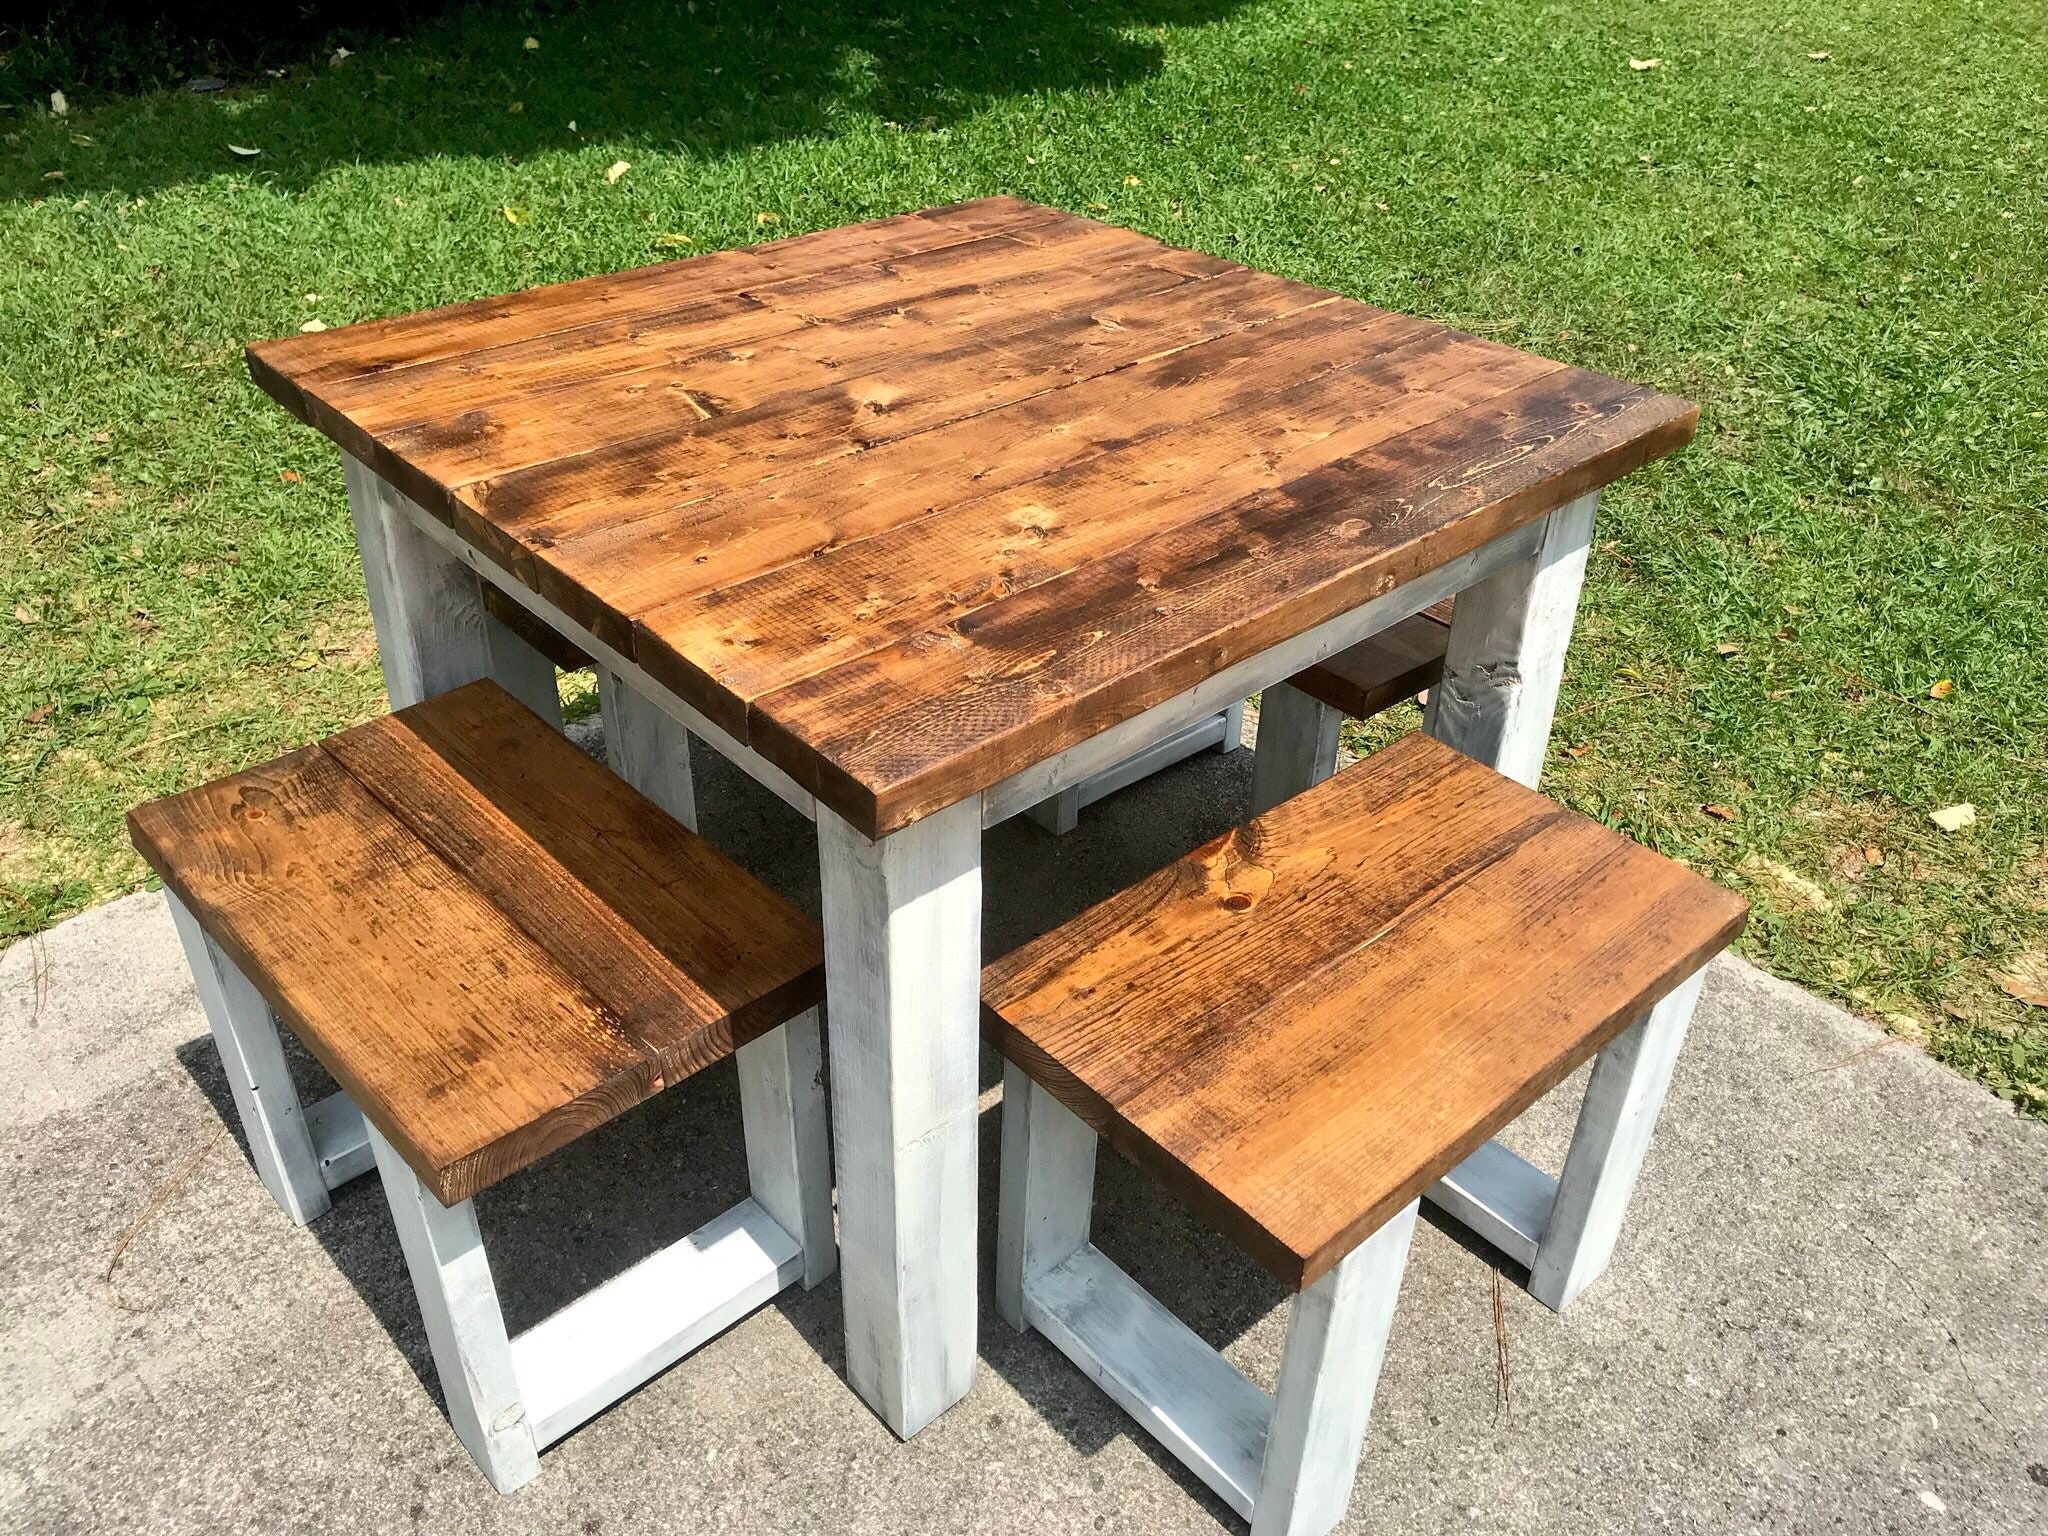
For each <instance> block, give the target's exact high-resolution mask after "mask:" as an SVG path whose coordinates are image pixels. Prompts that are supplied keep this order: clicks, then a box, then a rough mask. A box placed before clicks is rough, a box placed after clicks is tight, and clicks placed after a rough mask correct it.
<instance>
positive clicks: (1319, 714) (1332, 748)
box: [1252, 683, 1344, 816]
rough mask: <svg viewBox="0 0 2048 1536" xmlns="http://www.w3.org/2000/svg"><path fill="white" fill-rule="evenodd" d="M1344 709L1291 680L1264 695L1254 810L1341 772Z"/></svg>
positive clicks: (1256, 754) (1257, 811)
mask: <svg viewBox="0 0 2048 1536" xmlns="http://www.w3.org/2000/svg"><path fill="white" fill-rule="evenodd" d="M1343 724H1344V715H1343V712H1342V711H1341V710H1335V709H1332V708H1330V706H1329V705H1327V704H1324V703H1322V702H1321V701H1320V700H1317V699H1313V698H1310V697H1309V696H1308V695H1307V694H1305V693H1303V692H1302V691H1301V690H1300V689H1299V688H1295V687H1292V686H1290V685H1289V684H1287V683H1274V684H1272V685H1270V686H1269V687H1268V688H1267V689H1266V690H1265V691H1264V692H1263V693H1261V694H1260V695H1259V736H1258V741H1257V743H1256V744H1255V746H1254V748H1253V757H1252V814H1253V815H1254V816H1263V815H1265V813H1266V812H1268V811H1270V810H1271V809H1273V807H1274V806H1276V805H1278V804H1280V802H1281V801H1283V800H1292V799H1293V798H1294V797H1295V796H1296V795H1298V794H1300V793H1301V792H1302V791H1304V790H1307V789H1313V788H1314V787H1315V786H1316V785H1318V784H1320V783H1322V782H1323V780H1325V779H1327V778H1328V777H1329V776H1330V775H1331V774H1333V773H1335V772H1336V771H1337V736H1338V732H1339V731H1340V730H1341V729H1342V727H1343Z"/></svg>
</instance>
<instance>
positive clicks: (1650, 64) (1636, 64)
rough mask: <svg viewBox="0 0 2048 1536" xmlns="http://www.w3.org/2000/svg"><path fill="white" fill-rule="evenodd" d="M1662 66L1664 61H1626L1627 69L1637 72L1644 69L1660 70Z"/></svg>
mask: <svg viewBox="0 0 2048 1536" xmlns="http://www.w3.org/2000/svg"><path fill="white" fill-rule="evenodd" d="M1663 65H1664V61H1663V60H1662V59H1630V60H1629V61H1628V67H1629V68H1630V69H1633V70H1637V71H1641V70H1645V69H1661V68H1662V67H1663Z"/></svg>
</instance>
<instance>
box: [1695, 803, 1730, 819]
mask: <svg viewBox="0 0 2048 1536" xmlns="http://www.w3.org/2000/svg"><path fill="white" fill-rule="evenodd" d="M1700 809H1701V810H1702V811H1704V812H1706V813H1707V815H1709V816H1711V817H1713V818H1714V820H1716V821H1733V820H1734V819H1735V807H1734V806H1732V805H1703V806H1701V807H1700Z"/></svg>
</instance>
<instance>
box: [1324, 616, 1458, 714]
mask: <svg viewBox="0 0 2048 1536" xmlns="http://www.w3.org/2000/svg"><path fill="white" fill-rule="evenodd" d="M1455 601H1456V599H1455V598H1448V597H1447V598H1445V599H1444V600H1443V601H1442V602H1440V603H1433V604H1431V605H1430V606H1429V607H1427V608H1425V609H1423V610H1422V612H1420V613H1418V614H1415V615H1413V616H1411V617H1409V618H1405V619H1403V620H1402V621H1401V622H1400V623H1398V624H1394V625H1391V626H1389V627H1388V628H1386V629H1383V630H1381V631H1380V632H1379V633H1378V634H1376V635H1374V636H1373V637H1372V638H1371V639H1370V640H1361V641H1360V642H1359V643H1358V644H1356V645H1354V646H1352V647H1351V648H1350V649H1349V650H1343V651H1339V652H1338V653H1337V654H1336V655H1334V656H1331V657H1329V658H1327V659H1325V660H1323V661H1319V662H1317V663H1316V664H1315V665H1314V666H1312V667H1308V668H1305V669H1304V670H1302V671H1300V672H1297V673H1295V674H1294V676H1292V677H1290V678H1289V679H1288V680H1287V686H1288V687H1290V688H1296V689H1299V690H1300V691H1301V692H1303V693H1305V694H1307V695H1308V696H1309V697H1310V698H1312V699H1314V700H1315V701H1316V702H1317V703H1319V704H1323V705H1326V706H1328V707H1329V708H1331V709H1334V710H1336V711H1337V713H1338V714H1340V715H1344V716H1347V717H1349V718H1350V719H1353V720H1370V719H1371V718H1372V717H1373V716H1374V715H1377V714H1380V713H1382V712H1383V711H1385V710H1389V709H1392V708H1393V707H1394V706H1395V705H1396V704H1405V703H1407V702H1408V700H1410V699H1412V698H1414V697H1415V696H1416V695H1417V694H1419V693H1421V692H1423V691H1424V690H1426V689H1429V688H1434V687H1435V686H1436V681H1437V679H1438V678H1440V677H1442V676H1443V673H1444V652H1445V651H1446V650H1447V649H1449V647H1450V643H1451V605H1452V604H1453V603H1454V602H1455Z"/></svg>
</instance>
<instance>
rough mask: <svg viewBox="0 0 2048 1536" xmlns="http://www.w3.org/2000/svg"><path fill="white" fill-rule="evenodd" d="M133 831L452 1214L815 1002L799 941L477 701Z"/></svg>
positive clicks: (168, 805) (622, 791) (490, 701)
mask: <svg viewBox="0 0 2048 1536" xmlns="http://www.w3.org/2000/svg"><path fill="white" fill-rule="evenodd" d="M129 824H130V830H131V832H132V834H133V837H134V841H135V846H136V847H137V848H138V849H139V850H140V851H141V853H142V855H143V857H144V858H146V859H147V860H148V861H149V863H150V864H151V865H152V866H153V867H154V868H155V869H156V871H157V873H158V874H159V875H161V876H162V877H163V881H164V884H165V885H166V886H167V887H168V888H169V889H170V890H171V891H172V892H173V893H174V894H175V895H176V896H177V897H178V898H179V900H180V901H182V902H183V903H184V905H185V906H186V907H187V908H188V909H189V910H190V912H191V914H192V916H193V917H194V918H195V919H196V920H197V923H198V926H199V927H200V928H201V929H203V930H204V931H205V933H206V934H207V935H208V936H209V937H210V938H211V939H212V940H213V941H214V942H215V943H217V944H218V945H219V946H220V947H221V949H222V950H224V951H225V952H226V954H227V955H228V956H229V957H230V958H231V960H232V961H233V963H234V964H235V966H236V967H238V968H239V969H240V970H241V971H242V972H243V974H244V975H246V977H247V978H248V980H249V981H250V982H251V983H252V984H253V985H254V986H255V988H256V990H257V991H258V992H259V993H260V994H261V995H262V997H263V999H264V1000H265V1001H266V1002H267V1003H268V1004H269V1006H270V1007H271V1008H272V1009H273V1010H275V1012H276V1013H277V1015H278V1016H279V1018H280V1019H282V1020H283V1021H284V1023H285V1024H287V1025H288V1026H289V1027H290V1028H291V1029H292V1030H293V1032H294V1033H296V1034H297V1035H298V1037H299V1039H300V1040H301V1041H303V1042H304V1044H305V1045H306V1046H307V1048H308V1049H310V1050H311V1051H312V1053H313V1054H314V1055H315V1056H316V1057H318V1058H319V1060H320V1062H321V1063H322V1065H324V1066H325V1067H326V1068H327V1069H328V1071H329V1072H331V1073H332V1074H333V1076H334V1077H335V1079H336V1081H337V1082H339V1083H340V1084H341V1086H342V1088H343V1090H344V1092H346V1093H347V1095H348V1096H349V1098H350V1099H351V1100H353V1101H354V1103H355V1104H356V1106H357V1107H358V1108H360V1109H361V1110H362V1112H363V1114H364V1115H365V1116H366V1117H367V1118H368V1119H369V1121H370V1122H371V1124H372V1125H374V1126H375V1127H376V1129H377V1130H378V1131H379V1132H381V1133H382V1134H383V1136H384V1137H385V1139H386V1140H388V1141H389V1142H390V1144H391V1145H392V1146H393V1147H394V1148H395V1149H396V1150H397V1151H398V1152H399V1153H400V1155H402V1156H403V1158H404V1159H405V1161H406V1163H407V1164H408V1165H409V1166H410V1167H411V1168H412V1170H413V1172H414V1173H415V1174H417V1175H418V1177H419V1179H420V1180H421V1182H422V1183H423V1184H424V1185H425V1186H426V1187H427V1188H428V1189H429V1190H430V1191H432V1193H433V1194H434V1195H435V1197H436V1198H437V1199H438V1200H440V1202H441V1203H442V1204H443V1205H451V1206H452V1205H455V1204H457V1203H458V1202H460V1201H463V1200H466V1199H468V1198H469V1197H470V1196H471V1195H473V1194H475V1193H476V1192H477V1191H479V1190H481V1189H484V1188H486V1187H488V1186H489V1185H491V1184H493V1183H495V1182H497V1181H498V1180H500V1179H502V1178H504V1177H505V1176H506V1175H508V1174H510V1173H513V1172H515V1171H516V1170H518V1169H520V1168H523V1167H525V1166H527V1165H528V1164H530V1163H532V1162H534V1161H535V1160H536V1159H538V1158H540V1157H542V1156H543V1155H545V1154H546V1153H548V1152H550V1151H553V1150H555V1149H556V1148H558V1147H561V1146H564V1145H566V1144H567V1143H569V1142H571V1141H574V1140H575V1139H576V1138H577V1137H579V1136H581V1135H582V1134H584V1133H585V1132H586V1131H588V1130H590V1129H591V1128H592V1127H594V1126H596V1125H599V1124H602V1123H603V1122H605V1121H607V1120H610V1119H612V1118H614V1117H615V1116H617V1115H620V1114H622V1113H624V1112H625V1111H626V1110H628V1109H630V1108H632V1107H633V1106H634V1105H635V1104H638V1103H640V1102H641V1101H643V1100H645V1099H647V1098H650V1097H652V1096H653V1095H654V1094H656V1093H658V1092H659V1091H660V1090H661V1089H662V1088H664V1087H665V1086H667V1085H668V1084H670V1083H673V1082H676V1081H677V1080H679V1079H681V1078H683V1077H686V1076H688V1075H690V1074H691V1073H693V1072H695V1071H697V1070H699V1069H700V1068H702V1067H705V1066H707V1065H709V1064H710V1063H712V1062H714V1061H717V1060H719V1059H721V1058H722V1057H725V1056H728V1055H730V1054H732V1053H733V1052H734V1051H735V1050H737V1049H738V1048H739V1047H740V1046H742V1045H744V1044H746V1043H747V1042H748V1041H750V1040H752V1039H755V1038H756V1037H758V1036H760V1035H762V1034H764V1033H765V1032H767V1031H769V1030H771V1029H773V1028H775V1027H776V1026H777V1025H780V1024H782V1023H783V1022H784V1021H786V1020H789V1019H791V1018H793V1017H795V1016H796V1015H798V1014H799V1013H801V1012H803V1011H804V1010H805V1009H808V1008H810V1007H812V1006H813V1005H815V1004H816V1003H817V1002H818V1001H819V999H820V997H821V996H822V994H823V964H822V961H823V956H822V949H821V945H820V936H819V933H818V929H817V927H816V925H815V924H814V923H812V922H811V921H810V919H809V918H807V917H805V916H804V915H803V914H802V913H801V912H799V911H798V910H797V909H796V908H794V907H793V906H791V905H790V904H789V903H788V902H786V901H784V900H782V899H781V898H780V897H778V896H776V895H774V894H773V893H772V892H770V891H769V890H768V889H767V888H766V887H764V886H762V885H761V884H760V883H759V882H758V881H756V880H754V879H753V878H752V877H751V876H749V875H748V874H746V873H745V872H744V871H743V870H741V869H740V868H739V867H738V866H736V865H735V864H733V863H732V862H731V861H730V860H729V859H727V858H725V857H724V855H722V854H720V853H719V852H718V851H717V850H716V849H714V848H713V847H712V846H711V845H710V844H709V843H707V842H705V841H704V840H703V839H702V838H700V837H698V836H697V835H696V834H695V833H694V832H691V831H690V830H688V829H687V828H685V827H683V826H682V825H680V824H679V823H677V822H675V821H673V820H671V819H670V818H669V817H668V816H667V815H666V814H665V813H664V812H662V811H661V810H660V809H659V808H658V807H657V806H655V805H654V803H653V802H652V801H650V800H648V799H646V798H645V797H644V796H642V795H641V794H640V793H639V792H638V791H636V790H634V789H633V788H631V787H630V786H629V785H627V784H626V783H624V782H623V781H622V780H620V779H619V778H617V777H615V776H614V775H613V774H611V773H609V772H607V771H606V770H605V768H604V767H603V766H601V765H600V764H598V763H596V762H594V761H592V760H591V759H590V758H589V757H587V756H585V755H584V754H583V753H582V752H580V751H579V750H577V748H576V747H575V746H573V745H572V744H571V743H569V742H568V741H566V740H564V739H563V738H562V737H561V736H560V735H559V734H557V733H556V732H555V731H553V730H550V729H549V728H548V727H547V725H546V724H545V723H544V722H543V721H542V720H541V719H540V718H539V717H538V716H536V715H534V714H533V713H532V712H531V711H529V710H528V709H526V708H525V707H524V706H523V705H521V704H519V703H518V702H517V701H515V700H514V699H513V698H512V697H511V695H509V694H508V693H506V692H505V691H504V690H503V689H502V688H500V687H499V686H498V685H497V684H495V683H492V682H488V681H485V682H477V683H472V684H470V685H468V686H467V687H463V688H458V689H456V690H454V691H453V692H450V693H446V694H442V695H440V696H439V697H437V698H434V699H430V700H428V701H427V702H425V703H422V704H418V705H415V706H413V707H412V708H409V709H404V710H400V711H399V712H398V713H397V714H395V715H391V716H388V717H385V718H382V719H378V720H374V721H372V722H370V723H369V724H367V725H363V726H359V727H357V728H356V729H354V730H350V731H345V732H343V733H342V734H340V735H338V736H335V737H333V738H331V739H330V740H327V741H324V742H321V743H318V744H316V745H314V746H310V747H306V748H304V749H302V750H300V751H297V752H294V753H291V754H290V755H288V756H286V757H283V758H280V759H278V760H276V761H275V762H272V763H268V764H265V765H264V766H262V767H259V768H255V769H251V770H249V771H248V772H245V773H240V774H236V775H234V776H232V777H229V778H225V779H221V780H218V781H216V782H214V783H211V784H207V785H203V786H201V787H200V788H197V789H193V790H189V791H187V792H185V793H183V794H178V795H174V796H172V797H170V798H168V799H164V800H159V801H156V802H154V803H152V804H149V805H144V806H141V807H138V808H137V809H136V810H134V811H133V812H131V813H130V817H129Z"/></svg>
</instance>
